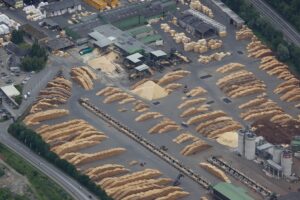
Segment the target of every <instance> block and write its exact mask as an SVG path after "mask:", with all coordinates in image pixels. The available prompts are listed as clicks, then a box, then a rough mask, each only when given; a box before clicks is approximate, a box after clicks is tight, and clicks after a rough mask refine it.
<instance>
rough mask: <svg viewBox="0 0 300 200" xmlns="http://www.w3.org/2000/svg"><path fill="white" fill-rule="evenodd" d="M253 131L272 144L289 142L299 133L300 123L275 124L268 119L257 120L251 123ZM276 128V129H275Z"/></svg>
mask: <svg viewBox="0 0 300 200" xmlns="http://www.w3.org/2000/svg"><path fill="white" fill-rule="evenodd" d="M253 127H255V128H256V130H255V133H256V134H257V135H259V136H263V137H264V138H265V139H266V140H267V141H268V142H270V143H272V144H289V143H290V142H291V139H292V138H293V136H295V135H300V123H299V122H291V123H289V124H288V125H287V126H284V127H282V126H279V125H276V124H274V123H272V122H270V121H269V120H258V121H256V122H254V123H253ZM275 130H276V131H275Z"/></svg>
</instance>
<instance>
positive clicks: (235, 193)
mask: <svg viewBox="0 0 300 200" xmlns="http://www.w3.org/2000/svg"><path fill="white" fill-rule="evenodd" d="M212 193H213V195H214V197H215V199H216V200H254V199H253V198H252V197H250V196H249V195H248V194H247V193H246V191H245V190H244V189H243V188H241V187H237V186H235V185H232V184H231V183H225V182H220V183H218V184H217V185H215V186H214V187H213V190H212Z"/></svg>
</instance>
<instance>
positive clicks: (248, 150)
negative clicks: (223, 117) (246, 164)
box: [245, 131, 256, 160]
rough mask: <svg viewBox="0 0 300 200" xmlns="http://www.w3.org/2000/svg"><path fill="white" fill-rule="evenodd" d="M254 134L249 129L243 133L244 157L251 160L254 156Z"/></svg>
mask: <svg viewBox="0 0 300 200" xmlns="http://www.w3.org/2000/svg"><path fill="white" fill-rule="evenodd" d="M255 139H256V135H255V134H254V133H252V132H250V131H247V133H246V134H245V158H246V159H248V160H253V159H254V158H255V148H256V144H255Z"/></svg>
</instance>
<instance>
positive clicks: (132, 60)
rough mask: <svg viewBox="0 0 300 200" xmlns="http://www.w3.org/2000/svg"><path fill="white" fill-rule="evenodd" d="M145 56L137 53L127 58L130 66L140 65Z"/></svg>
mask: <svg viewBox="0 0 300 200" xmlns="http://www.w3.org/2000/svg"><path fill="white" fill-rule="evenodd" d="M143 57H144V56H143V55H142V54H140V53H135V54H131V55H129V56H127V57H126V60H128V61H129V62H130V64H138V63H140V62H142V60H141V59H142V58H143Z"/></svg>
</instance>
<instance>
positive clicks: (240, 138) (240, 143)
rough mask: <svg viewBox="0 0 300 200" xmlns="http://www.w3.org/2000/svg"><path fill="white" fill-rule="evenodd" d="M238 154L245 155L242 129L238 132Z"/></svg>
mask: <svg viewBox="0 0 300 200" xmlns="http://www.w3.org/2000/svg"><path fill="white" fill-rule="evenodd" d="M238 153H239V154H240V155H242V156H244V155H245V131H244V130H242V129H241V130H239V132H238Z"/></svg>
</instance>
